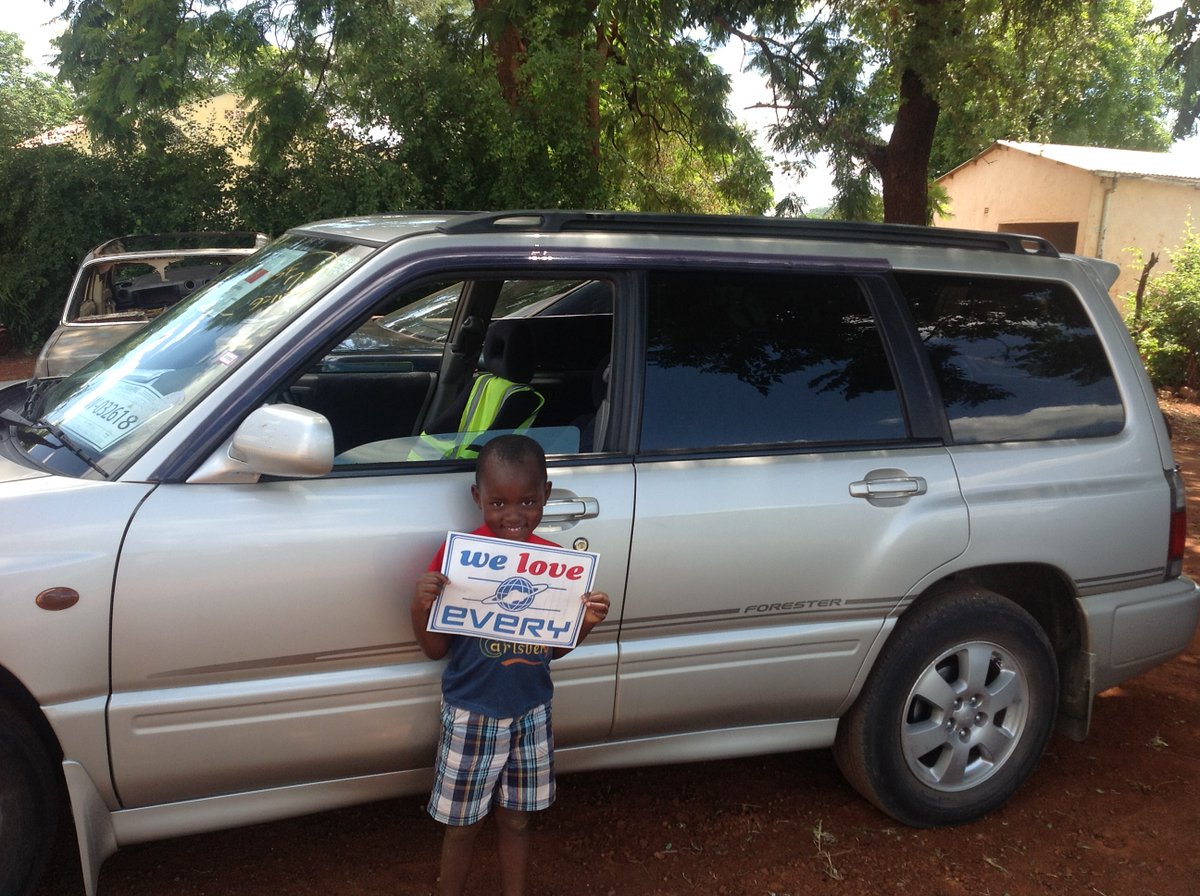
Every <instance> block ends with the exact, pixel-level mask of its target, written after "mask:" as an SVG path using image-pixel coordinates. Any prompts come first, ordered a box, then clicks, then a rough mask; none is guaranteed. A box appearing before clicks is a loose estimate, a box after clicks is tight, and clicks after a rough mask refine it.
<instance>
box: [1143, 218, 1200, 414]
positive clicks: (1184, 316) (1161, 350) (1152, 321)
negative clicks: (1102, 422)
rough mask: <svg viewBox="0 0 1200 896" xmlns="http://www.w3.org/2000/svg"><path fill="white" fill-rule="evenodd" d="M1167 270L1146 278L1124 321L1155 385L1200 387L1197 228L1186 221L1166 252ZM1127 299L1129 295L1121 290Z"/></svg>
mask: <svg viewBox="0 0 1200 896" xmlns="http://www.w3.org/2000/svg"><path fill="white" fill-rule="evenodd" d="M1169 254H1170V257H1171V264H1172V267H1173V270H1170V271H1167V272H1166V273H1164V274H1160V275H1159V276H1157V277H1154V278H1152V279H1151V280H1150V282H1149V283H1148V284H1147V287H1146V293H1145V296H1144V300H1143V308H1142V314H1141V318H1140V319H1137V318H1135V317H1133V316H1132V314H1131V316H1130V318H1129V320H1128V323H1129V328H1130V331H1131V332H1132V333H1133V337H1134V340H1135V341H1136V342H1137V346H1138V351H1139V352H1141V355H1142V359H1143V360H1144V361H1145V362H1146V369H1147V370H1148V371H1149V372H1150V378H1151V379H1152V380H1153V381H1154V384H1155V385H1156V386H1158V387H1160V388H1166V389H1172V390H1174V389H1179V388H1181V387H1185V386H1186V387H1188V388H1191V389H1197V388H1200V233H1198V232H1197V231H1196V230H1194V229H1193V228H1192V226H1191V224H1190V223H1189V224H1188V226H1187V229H1186V230H1185V231H1184V234H1183V243H1182V244H1181V245H1180V246H1178V247H1177V248H1176V249H1174V250H1172V251H1171V252H1170V253H1169ZM1125 298H1126V300H1127V301H1128V305H1129V306H1130V307H1131V306H1132V304H1133V301H1132V297H1131V296H1126V297H1125Z"/></svg>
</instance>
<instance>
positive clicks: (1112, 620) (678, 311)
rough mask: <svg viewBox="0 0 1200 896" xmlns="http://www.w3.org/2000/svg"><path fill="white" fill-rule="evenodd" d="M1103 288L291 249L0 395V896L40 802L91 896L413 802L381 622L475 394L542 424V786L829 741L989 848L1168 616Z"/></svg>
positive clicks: (404, 648) (635, 257) (403, 585)
mask: <svg viewBox="0 0 1200 896" xmlns="http://www.w3.org/2000/svg"><path fill="white" fill-rule="evenodd" d="M1115 275H1116V268H1115V266H1113V265H1110V264H1107V263H1104V262H1101V261H1096V260H1092V259H1086V258H1077V257H1060V256H1059V254H1058V253H1057V252H1056V251H1055V250H1054V249H1053V248H1052V247H1051V246H1050V245H1049V244H1048V243H1045V242H1043V241H1040V240H1036V239H1027V238H1023V237H1017V236H1009V235H1005V234H995V233H990V234H989V233H970V232H962V231H953V230H941V229H920V228H898V227H882V226H866V225H850V224H831V223H825V222H810V221H783V220H771V219H737V218H698V217H673V216H654V215H635V214H599V213H570V212H516V213H507V214H496V215H475V216H465V215H463V216H455V215H446V216H389V217H370V218H362V219H355V220H340V221H330V222H322V223H317V224H312V225H308V226H305V227H299V228H296V229H295V230H292V231H290V232H289V233H287V234H285V235H284V236H283V237H281V238H280V239H278V240H276V241H275V242H274V243H272V244H271V245H269V246H267V247H266V248H265V249H263V250H262V251H260V252H258V253H257V254H255V255H253V256H251V257H249V258H247V259H245V260H244V261H242V262H241V263H239V264H238V265H236V266H234V267H233V268H231V269H230V270H229V271H228V272H226V274H225V275H224V276H223V277H222V278H221V279H219V280H216V281H215V282H213V283H212V284H210V285H209V286H208V287H207V288H206V289H204V290H202V291H200V292H198V293H197V294H196V295H195V296H193V297H192V298H191V299H189V300H188V301H186V302H182V303H180V304H178V305H176V306H175V307H173V308H171V309H170V310H168V311H166V312H165V313H163V314H162V315H161V316H159V317H158V318H157V319H155V320H154V321H153V322H151V323H150V324H149V325H148V326H146V327H145V328H144V329H142V330H141V331H140V332H138V333H137V334H136V335H134V336H133V337H131V338H130V339H128V340H127V341H125V342H123V343H122V344H121V345H120V346H118V347H117V348H115V349H113V350H112V351H110V352H108V353H107V354H106V355H104V357H103V358H101V359H100V360H98V361H96V362H94V363H93V364H91V365H90V366H88V367H86V368H84V369H83V370H80V371H78V372H77V373H75V374H73V375H71V376H69V377H67V378H66V379H64V380H61V381H59V382H57V383H46V382H43V381H39V380H36V379H35V380H34V381H33V382H30V383H21V384H14V385H11V386H9V387H8V388H7V389H5V390H4V391H3V392H0V405H2V406H3V408H4V411H3V429H2V431H0V515H2V517H3V519H4V520H6V521H19V524H15V525H13V524H10V525H9V526H7V527H6V533H5V537H4V541H3V548H2V554H0V599H2V600H3V607H2V612H3V615H4V620H5V624H4V625H3V626H2V627H0V768H2V769H3V774H0V790H2V792H0V804H2V805H3V806H4V809H3V811H2V812H0V841H2V842H3V843H4V844H5V855H6V857H8V859H7V860H6V861H5V862H4V863H0V872H2V873H3V875H4V876H3V878H2V879H0V893H3V894H14V893H26V892H28V891H29V889H30V887H31V886H32V883H31V882H32V881H33V880H34V879H35V877H36V875H37V871H38V868H39V867H40V865H41V864H42V861H43V858H44V852H45V849H46V848H47V845H48V844H49V843H50V842H51V841H52V840H53V837H52V832H53V830H54V827H55V825H56V824H57V823H58V822H59V819H57V818H56V817H55V807H56V806H57V805H58V801H57V800H56V799H55V797H56V795H57V794H59V793H60V792H62V791H65V792H66V793H67V794H68V795H69V798H70V806H71V810H72V812H73V815H74V820H75V825H76V829H77V831H78V836H79V845H80V852H81V855H82V860H83V869H84V880H85V882H86V883H87V886H88V891H89V892H92V891H94V889H95V884H96V880H97V877H98V870H99V866H100V863H101V862H102V861H103V860H104V858H105V857H106V856H108V855H109V854H111V853H112V852H113V851H114V850H116V849H117V848H119V847H121V846H123V845H126V844H130V843H136V842H139V841H144V840H148V839H154V838H160V837H168V836H174V835H178V834H185V833H193V832H198V831H203V830H211V829H215V828H221V827H226V826H231V825H238V824H245V823H249V822H255V821H264V820H268V819H275V818H281V817H284V816H288V815H294V814H299V813H304V812H311V811H316V810H321V809H327V808H331V807H335V806H344V805H347V804H351V803H355V802H361V801H366V800H375V799H381V798H386V797H393V796H396V795H398V794H405V793H411V792H416V791H421V790H424V789H425V788H426V787H427V786H428V784H429V781H430V779H431V768H430V766H431V762H432V759H433V755H434V744H435V741H436V737H437V730H436V729H437V724H438V714H437V711H436V706H437V702H438V697H439V676H440V672H441V669H440V666H439V664H438V663H435V662H430V661H428V660H427V659H425V657H424V656H423V654H422V653H421V651H420V650H419V649H418V647H417V645H416V642H415V640H414V638H413V634H412V631H411V629H410V627H409V619H410V615H409V613H408V611H407V603H408V600H409V595H410V588H411V583H412V582H413V581H414V579H415V578H416V576H417V575H418V573H419V572H420V571H421V570H422V569H423V568H424V567H425V565H426V564H427V563H428V561H429V558H430V557H431V556H432V555H433V553H434V551H435V549H436V547H437V546H438V544H439V543H440V542H441V541H442V540H443V538H444V537H445V534H446V532H447V531H450V530H462V529H464V528H467V527H472V526H473V524H474V520H475V514H476V510H475V508H474V506H473V504H472V502H471V499H470V493H469V488H468V485H469V482H470V481H471V477H472V472H471V470H472V464H471V462H470V460H468V459H463V455H462V453H461V451H460V450H459V449H461V448H462V446H464V445H472V444H478V443H479V442H480V441H482V440H485V439H487V438H489V437H491V436H492V435H494V434H495V433H497V432H503V431H507V430H508V429H510V428H511V427H512V425H513V424H507V425H506V424H505V423H503V422H502V421H500V420H499V419H497V421H496V423H495V424H493V425H492V426H489V427H488V428H487V429H486V430H485V431H481V432H469V433H463V432H459V431H457V429H456V427H455V422H454V421H455V420H456V419H458V418H457V417H456V416H455V414H454V413H453V412H450V411H449V409H452V408H453V407H454V406H455V402H456V401H457V400H459V398H460V396H461V395H462V393H463V391H464V389H467V388H468V387H469V386H470V384H471V382H472V380H473V378H474V377H475V376H476V375H477V373H478V372H479V371H480V370H481V369H483V368H484V367H487V368H488V369H490V370H493V371H494V370H495V369H496V368H497V366H499V367H500V368H501V369H503V370H504V371H505V375H507V376H508V378H510V379H513V380H514V381H516V380H518V379H520V380H522V381H523V382H524V384H526V385H529V386H531V387H532V388H533V389H534V390H536V391H537V392H538V393H539V394H540V396H541V397H542V399H543V403H542V404H541V406H540V410H538V411H537V412H536V416H535V418H534V419H533V422H532V424H531V425H530V426H529V428H528V432H529V433H530V434H531V435H532V436H534V437H535V438H537V439H539V440H540V441H541V442H542V444H543V445H544V446H545V447H546V450H547V452H548V454H549V456H550V465H551V478H552V480H553V484H554V489H553V493H552V496H551V500H550V503H549V505H548V507H547V508H546V514H545V519H544V524H543V527H542V530H541V531H542V534H544V535H545V536H546V537H548V538H550V539H552V540H554V541H556V542H558V543H559V544H562V545H564V546H567V547H574V548H576V549H580V550H589V551H593V552H596V553H598V554H599V555H600V564H599V570H598V578H599V581H598V582H597V587H599V588H601V589H603V590H605V591H607V592H608V593H609V594H610V595H611V597H612V600H613V611H612V612H611V613H610V614H609V619H608V621H607V622H606V623H605V624H603V625H601V626H600V627H598V628H597V629H596V631H595V632H594V633H593V634H592V636H591V637H590V638H589V640H588V641H587V643H586V644H585V645H584V646H583V647H581V648H580V649H579V650H576V651H575V652H573V653H571V654H570V655H569V656H567V657H566V658H564V659H562V660H561V661H558V662H556V663H555V666H556V668H555V680H556V683H557V697H556V703H555V735H556V741H557V743H558V748H559V751H558V757H559V767H560V769H561V770H564V771H569V770H576V769H592V768H601V767H607V766H619V765H633V764H649V763H668V762H679V761H683V760H697V759H708V758H715V757H728V756H735V755H744V754H751V753H767V752H774V751H791V750H799V749H809V748H828V747H832V748H833V750H834V751H835V754H836V756H837V759H838V762H839V764H840V766H841V767H842V769H843V770H844V772H845V774H846V776H847V777H848V778H849V780H850V781H851V782H852V783H853V784H854V786H855V787H856V788H857V789H858V790H859V791H860V792H861V793H862V794H863V795H864V796H865V797H866V798H867V799H869V800H870V801H871V802H873V803H874V804H875V805H876V806H878V807H879V808H880V809H881V810H882V811H883V812H886V813H887V814H889V815H891V816H892V817H894V818H896V819H898V820H900V821H902V822H904V823H906V824H910V825H918V826H928V825H945V824H956V823H960V822H965V821H968V820H971V819H975V818H978V817H980V816H981V815H983V814H985V813H987V812H990V811H992V810H994V809H995V808H996V807H998V806H1000V805H1001V804H1002V803H1003V802H1004V801H1005V800H1006V799H1008V797H1009V796H1010V795H1011V794H1012V793H1013V792H1014V791H1015V790H1016V789H1017V788H1018V787H1019V786H1020V785H1021V783H1022V782H1023V781H1024V780H1025V779H1026V778H1027V777H1028V776H1029V775H1030V774H1031V772H1032V771H1033V769H1034V767H1035V765H1036V764H1037V762H1038V759H1039V757H1040V756H1041V754H1042V751H1043V748H1044V746H1045V744H1046V741H1047V738H1048V737H1049V736H1050V733H1051V729H1052V728H1053V727H1054V726H1055V725H1058V726H1060V727H1061V728H1062V729H1064V730H1065V731H1066V732H1067V733H1068V734H1070V735H1071V736H1074V737H1079V738H1082V737H1083V736H1084V735H1085V734H1086V732H1087V729H1088V724H1089V718H1090V713H1091V707H1092V700H1093V697H1094V696H1095V695H1096V694H1097V693H1098V692H1100V691H1102V690H1104V689H1106V688H1109V687H1111V686H1113V685H1115V684H1117V683H1118V682H1120V681H1123V680H1124V679H1127V678H1129V677H1131V676H1134V675H1137V674H1138V673H1140V672H1142V671H1143V670H1145V669H1148V668H1150V667H1152V666H1154V665H1156V664H1159V663H1162V662H1164V661H1165V660H1167V659H1169V658H1171V657H1172V656H1174V655H1175V654H1177V653H1179V652H1180V651H1182V650H1183V649H1184V647H1185V646H1186V645H1187V644H1188V642H1189V639H1190V638H1191V635H1192V632H1193V631H1194V629H1195V627H1196V623H1197V617H1198V615H1200V594H1198V591H1197V588H1196V585H1195V584H1193V582H1191V581H1190V580H1189V579H1187V578H1184V577H1182V576H1181V564H1182V557H1183V549H1184V532H1185V528H1186V527H1185V519H1184V506H1185V502H1184V494H1183V488H1182V485H1181V480H1180V477H1179V475H1178V472H1177V471H1176V468H1175V463H1174V460H1173V458H1172V455H1171V448H1170V444H1169V441H1168V434H1167V431H1166V427H1165V424H1164V421H1163V417H1162V414H1161V413H1160V412H1159V409H1158V406H1157V404H1156V401H1155V395H1154V392H1153V390H1152V389H1151V386H1150V383H1149V381H1148V379H1147V377H1146V375H1145V373H1144V371H1143V369H1142V367H1141V364H1140V362H1139V360H1138V357H1137V354H1136V352H1135V350H1134V346H1133V344H1132V342H1131V340H1130V339H1129V336H1128V334H1127V333H1126V331H1125V329H1124V327H1123V325H1122V322H1121V319H1120V317H1119V316H1118V314H1117V312H1116V309H1115V308H1114V307H1113V305H1112V302H1111V301H1110V300H1109V297H1108V295H1107V292H1106V287H1107V285H1108V284H1110V283H1111V282H1112V280H1113V278H1114V277H1115ZM529 295H537V296H539V297H540V298H539V301H543V304H541V305H539V306H538V307H539V308H540V309H542V310H541V311H539V313H535V314H528V315H525V316H520V315H511V314H507V313H499V312H497V309H498V308H499V309H505V308H508V307H511V297H512V296H529ZM406 309H407V311H408V312H411V313H406ZM430 309H437V311H436V314H435V313H434V312H433V311H431V310H430ZM559 312H561V313H559ZM431 315H435V318H436V320H435V319H434V318H431ZM397 321H399V322H401V323H400V324H397V323H396V322H397ZM381 322H387V324H389V325H390V326H381ZM435 323H436V326H435ZM500 328H503V329H504V331H505V332H506V333H507V334H508V335H512V333H514V332H515V331H516V330H517V329H520V331H521V333H522V336H521V338H520V339H516V338H510V339H506V340H497V339H495V338H494V337H495V335H496V334H497V332H499V330H500ZM426 330H428V331H429V333H425V331H426ZM388 332H392V333H395V334H398V338H394V339H393V338H390V337H388V336H387V335H386V333H388ZM422 334H425V335H422ZM489 334H490V335H491V336H492V337H493V338H491V339H489ZM499 343H502V344H503V346H504V348H503V349H499V350H498V349H495V348H494V346H495V345H496V344H499ZM439 421H449V422H439ZM430 435H432V436H434V437H435V438H433V439H430V438H429V436H430ZM431 444H432V445H438V444H442V445H449V446H453V447H452V448H450V449H448V450H446V451H445V452H444V453H442V454H437V453H433V454H431V453H430V451H429V450H428V449H429V446H430V445H431ZM422 449H424V450H422Z"/></svg>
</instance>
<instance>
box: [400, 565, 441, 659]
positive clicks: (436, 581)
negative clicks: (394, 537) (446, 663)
mask: <svg viewBox="0 0 1200 896" xmlns="http://www.w3.org/2000/svg"><path fill="white" fill-rule="evenodd" d="M448 584H450V580H449V579H448V578H446V577H445V576H444V575H442V574H441V573H440V572H426V573H425V574H423V575H422V576H421V578H419V579H417V590H416V593H414V594H413V599H412V605H411V608H410V609H411V611H412V627H413V634H414V635H416V636H417V643H418V644H420V645H421V650H422V651H424V653H425V655H426V656H427V657H429V658H430V659H431V660H440V659H441V658H442V657H444V656H445V655H446V653H447V651H449V649H450V638H449V636H447V635H445V634H443V633H442V632H431V631H429V629H428V627H429V613H430V611H431V610H432V609H433V602H434V601H435V600H437V598H438V595H439V594H441V593H442V589H443V588H445V587H446V586H447V585H448Z"/></svg>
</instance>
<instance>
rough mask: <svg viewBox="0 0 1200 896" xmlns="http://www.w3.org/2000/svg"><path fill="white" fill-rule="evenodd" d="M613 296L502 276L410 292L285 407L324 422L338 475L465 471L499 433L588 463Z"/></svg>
mask: <svg viewBox="0 0 1200 896" xmlns="http://www.w3.org/2000/svg"><path fill="white" fill-rule="evenodd" d="M613 291H614V290H613V285H612V283H611V282H609V281H607V280H600V279H596V280H592V279H583V280H581V279H577V278H576V279H542V278H524V277H521V278H518V277H504V276H500V275H497V276H495V277H488V278H480V279H477V280H473V281H459V282H455V283H438V284H431V285H430V286H428V287H425V288H424V289H421V288H415V289H414V288H412V287H409V288H406V289H405V291H404V292H403V293H401V294H398V295H397V296H394V297H389V298H388V299H387V300H386V301H385V302H384V303H383V304H382V305H381V306H379V307H377V308H376V309H375V312H374V313H373V314H371V315H370V316H369V317H368V318H367V319H366V320H364V321H362V322H361V323H360V325H359V326H358V327H357V328H356V329H355V330H354V331H353V332H351V333H350V334H349V335H347V336H346V337H344V338H343V339H342V340H341V341H340V342H339V343H338V345H337V346H336V347H335V348H334V349H333V350H332V351H331V352H329V353H327V354H326V355H324V356H323V357H322V358H321V359H320V361H319V362H317V363H314V364H312V365H311V366H310V367H309V368H308V369H307V371H306V373H305V374H304V375H303V376H301V377H300V379H299V380H298V381H297V382H296V383H295V384H294V385H293V386H292V387H291V388H290V390H289V392H290V396H291V398H292V399H293V400H297V401H299V402H300V403H301V404H303V405H304V406H306V407H308V408H310V409H311V410H315V411H317V412H318V413H320V414H322V415H323V416H325V417H326V418H327V419H328V420H329V421H330V423H331V425H332V427H333V432H334V449H335V452H336V460H335V463H336V464H337V465H338V466H339V467H347V466H352V465H361V464H384V463H387V464H391V463H412V462H418V461H433V460H439V461H440V460H446V459H471V458H473V457H474V456H475V454H476V453H477V451H478V446H479V445H482V444H483V442H484V441H486V440H487V439H488V438H491V437H494V436H495V435H497V434H499V433H500V432H506V431H522V432H527V433H528V434H529V435H530V436H532V437H533V438H534V439H536V440H538V441H539V442H541V443H542V446H543V447H544V448H545V450H546V451H547V453H550V454H560V455H561V454H575V453H580V452H591V451H595V450H598V447H597V446H598V444H599V442H598V439H597V430H596V419H597V415H598V412H599V411H600V410H601V407H602V405H603V404H604V402H605V400H606V398H607V389H608V379H607V373H608V369H607V368H608V358H609V355H610V353H611V344H612V307H613ZM414 296H415V298H414ZM464 302H465V303H468V305H467V307H466V308H463V307H461V306H462V303H464ZM560 308H562V309H563V311H564V312H565V313H563V314H559V313H558V310H559V309H560ZM594 308H601V309H603V310H602V311H600V312H599V313H589V312H590V311H591V309H594ZM489 311H490V312H491V318H490V322H489V321H488V319H487V314H488V312H489ZM456 319H459V320H460V321H461V322H460V325H459V326H460V329H459V331H458V332H457V333H456V334H455V336H454V345H453V347H452V350H451V351H450V352H446V341H447V338H448V336H449V335H450V326H451V323H452V322H453V321H454V320H456ZM488 377H495V378H497V379H498V380H499V381H504V382H505V383H508V384H510V385H506V386H504V387H503V388H500V387H493V386H489V385H488V384H487V382H486V379H487V378H488ZM485 388H486V389H488V390H491V389H493V388H496V389H498V390H499V391H498V392H497V393H496V394H490V392H489V393H488V394H487V395H486V396H485V393H484V391H483V390H484V389H485ZM501 392H503V394H500V393H501ZM493 412H495V413H494V416H493ZM601 419H603V416H602V417H601ZM602 435H603V433H601V436H602Z"/></svg>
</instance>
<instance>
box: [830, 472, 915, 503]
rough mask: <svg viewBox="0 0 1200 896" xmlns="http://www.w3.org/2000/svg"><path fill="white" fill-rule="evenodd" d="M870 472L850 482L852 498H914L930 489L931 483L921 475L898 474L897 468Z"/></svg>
mask: <svg viewBox="0 0 1200 896" xmlns="http://www.w3.org/2000/svg"><path fill="white" fill-rule="evenodd" d="M877 472H878V473H886V474H888V475H875V474H874V473H868V474H867V476H866V478H865V479H860V480H859V481H858V482H851V483H850V496H851V497H852V498H913V497H916V496H917V495H923V494H925V493H926V492H927V491H929V483H927V482H926V481H925V480H924V479H923V478H922V477H920V476H897V475H895V473H897V472H898V471H896V470H880V471H877Z"/></svg>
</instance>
